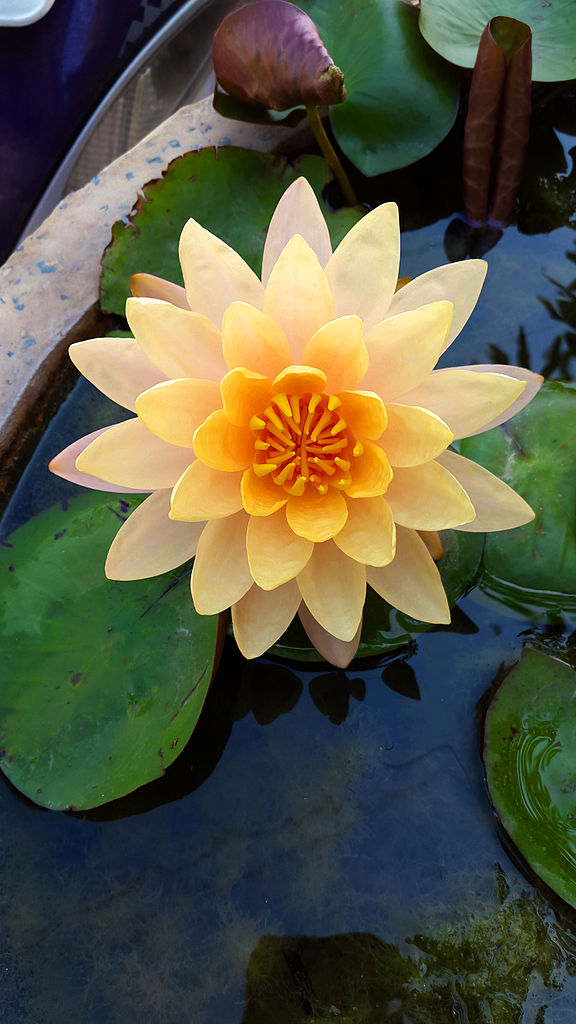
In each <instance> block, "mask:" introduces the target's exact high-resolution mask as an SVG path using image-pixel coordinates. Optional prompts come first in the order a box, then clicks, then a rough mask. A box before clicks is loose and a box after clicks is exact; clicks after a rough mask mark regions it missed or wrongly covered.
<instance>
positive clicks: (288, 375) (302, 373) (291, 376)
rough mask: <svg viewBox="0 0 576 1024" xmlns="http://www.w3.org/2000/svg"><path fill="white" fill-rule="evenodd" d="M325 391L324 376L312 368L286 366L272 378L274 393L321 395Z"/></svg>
mask: <svg viewBox="0 0 576 1024" xmlns="http://www.w3.org/2000/svg"><path fill="white" fill-rule="evenodd" d="M325 390H326V374H325V373H322V370H317V369H315V367H313V366H287V367H286V369H285V370H283V371H282V373H279V374H278V376H277V377H275V378H274V391H276V392H284V394H287V395H305V394H306V392H308V391H311V392H317V393H319V394H321V393H322V392H323V391H325Z"/></svg>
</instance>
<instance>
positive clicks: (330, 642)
mask: <svg viewBox="0 0 576 1024" xmlns="http://www.w3.org/2000/svg"><path fill="white" fill-rule="evenodd" d="M298 617H299V619H300V622H301V623H302V626H303V627H304V630H305V632H306V635H307V637H308V639H309V640H310V643H312V644H313V645H314V647H315V648H316V650H317V651H318V654H321V655H322V657H323V658H324V660H325V661H327V662H328V663H329V664H330V665H335V666H336V668H348V665H349V664H350V662H351V661H352V659H353V658H354V656H355V654H356V651H357V650H358V644H359V643H360V636H361V633H362V623H360V625H359V626H358V629H357V630H356V635H355V636H354V637H353V639H352V640H339V639H338V637H336V636H332V633H329V632H328V630H326V629H324V626H321V625H320V623H319V622H317V620H316V619H315V618H314V616H313V615H312V613H311V612H310V611H309V610H308V608H307V607H306V605H305V604H304V602H302V604H301V605H300V607H299V609H298Z"/></svg>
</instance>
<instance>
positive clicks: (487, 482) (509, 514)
mask: <svg viewBox="0 0 576 1024" xmlns="http://www.w3.org/2000/svg"><path fill="white" fill-rule="evenodd" d="M438 462H440V463H441V465H442V466H444V467H445V469H447V470H449V472H450V473H452V475H453V476H454V477H455V478H456V480H458V482H459V483H460V484H461V485H462V487H463V488H464V490H465V491H466V493H467V494H468V496H469V498H470V500H471V502H472V504H473V506H474V508H475V510H476V518H475V519H474V521H473V522H472V523H467V524H466V525H465V526H460V527H458V529H460V530H465V531H467V532H469V533H483V532H484V531H485V530H486V531H488V530H511V529H512V528H514V527H516V526H524V524H525V523H529V522H531V521H532V519H534V512H533V511H532V509H531V508H530V505H528V503H527V502H525V501H524V498H521V497H520V495H519V494H516V491H513V490H512V488H511V487H509V486H508V484H505V483H504V482H503V480H499V479H498V477H495V476H494V475H493V474H492V473H489V472H488V470H487V469H484V468H483V466H479V465H477V463H476V462H472V461H471V459H465V458H464V457H463V456H462V455H457V454H456V452H444V454H443V455H441V456H440V458H439V459H438Z"/></svg>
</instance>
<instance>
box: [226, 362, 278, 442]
mask: <svg viewBox="0 0 576 1024" xmlns="http://www.w3.org/2000/svg"><path fill="white" fill-rule="evenodd" d="M220 390H221V392H222V402H223V405H224V412H225V413H226V416H227V417H228V419H229V420H230V422H231V423H234V424H235V425H236V426H238V427H245V426H247V425H248V424H249V423H250V420H251V419H252V417H253V416H256V415H258V413H261V412H262V410H263V409H265V408H266V406H267V405H269V404H270V401H271V399H272V398H273V397H274V394H275V392H274V388H273V387H272V383H271V381H270V380H269V379H268V377H263V376H262V375H261V374H259V373H253V372H252V370H245V369H244V368H243V367H238V369H236V370H230V373H227V374H226V376H225V377H224V378H223V380H222V381H221V383H220Z"/></svg>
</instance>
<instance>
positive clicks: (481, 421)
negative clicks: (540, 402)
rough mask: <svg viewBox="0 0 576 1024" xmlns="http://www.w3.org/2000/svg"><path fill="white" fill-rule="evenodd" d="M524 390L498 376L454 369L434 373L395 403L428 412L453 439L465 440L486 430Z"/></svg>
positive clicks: (516, 382)
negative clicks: (439, 421)
mask: <svg viewBox="0 0 576 1024" xmlns="http://www.w3.org/2000/svg"><path fill="white" fill-rule="evenodd" d="M525 387H526V383H525V381H523V380H517V379H516V378H514V377H508V376H505V375H504V374H502V373H478V372H477V371H476V370H474V369H473V368H471V369H469V370H468V369H464V368H461V367H456V368H454V369H449V370H436V371H435V372H434V373H432V374H431V375H430V376H429V377H428V378H427V380H425V381H423V383H422V384H420V386H419V387H417V388H414V390H412V391H409V392H408V394H406V395H403V396H402V397H401V398H400V399H399V401H400V402H402V403H405V404H406V405H418V406H423V407H424V408H425V409H430V411H431V412H434V413H436V415H437V416H440V418H441V419H442V420H444V422H445V423H447V424H448V426H449V427H450V429H451V430H452V431H453V433H454V437H468V436H469V435H470V434H475V433H477V432H479V431H481V430H482V429H486V425H487V424H488V423H490V422H494V420H495V419H496V417H498V416H500V414H501V413H503V412H504V410H506V409H508V408H510V406H512V405H513V404H515V402H516V399H517V398H518V397H519V396H520V395H521V394H522V392H523V391H524V389H525ZM507 418H508V417H507V416H505V417H504V419H507Z"/></svg>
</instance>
